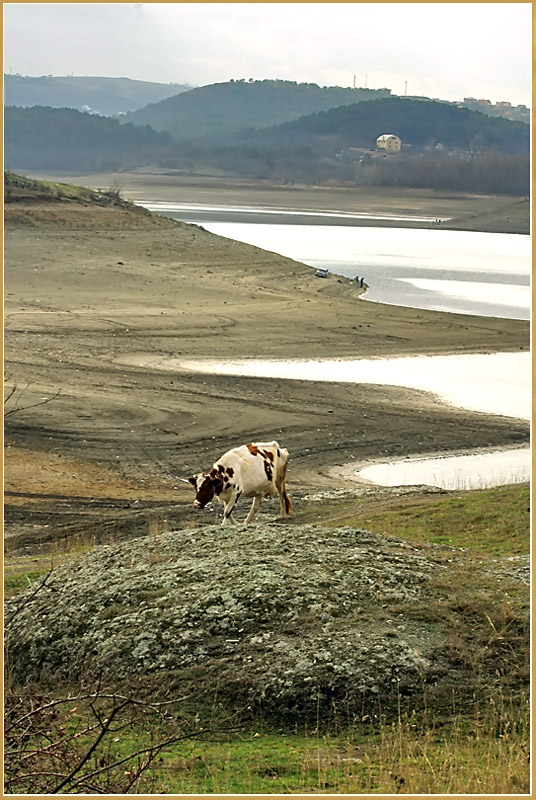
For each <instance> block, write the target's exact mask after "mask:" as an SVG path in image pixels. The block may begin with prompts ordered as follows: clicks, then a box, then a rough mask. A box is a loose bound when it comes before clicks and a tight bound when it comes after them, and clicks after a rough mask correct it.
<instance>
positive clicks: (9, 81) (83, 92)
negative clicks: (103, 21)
mask: <svg viewBox="0 0 536 800" xmlns="http://www.w3.org/2000/svg"><path fill="white" fill-rule="evenodd" d="M190 88H191V87H190V86H186V85H183V84H179V83H152V82H150V81H136V80H131V79H130V78H99V77H88V76H86V77H84V76H78V75H65V76H57V77H56V76H52V75H48V76H47V75H43V76H41V77H28V76H22V75H4V103H5V105H6V106H51V107H52V108H75V109H78V110H79V111H82V110H84V107H86V108H90V109H91V110H92V111H94V112H95V113H97V114H104V115H106V116H115V115H117V114H124V113H126V112H128V111H135V110H136V109H138V108H142V107H143V106H146V105H147V104H148V103H155V102H157V101H159V100H162V99H164V98H165V97H171V96H172V95H176V94H179V93H180V92H186V91H188V90H189V89H190Z"/></svg>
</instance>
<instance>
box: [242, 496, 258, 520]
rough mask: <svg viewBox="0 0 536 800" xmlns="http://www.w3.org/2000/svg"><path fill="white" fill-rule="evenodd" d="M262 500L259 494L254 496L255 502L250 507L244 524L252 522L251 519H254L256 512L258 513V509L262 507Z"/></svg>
mask: <svg viewBox="0 0 536 800" xmlns="http://www.w3.org/2000/svg"><path fill="white" fill-rule="evenodd" d="M261 502H262V497H260V496H259V495H256V496H255V497H254V498H253V502H252V504H251V508H250V509H249V514H248V515H247V517H246V519H245V521H244V525H248V524H249V523H250V522H251V520H252V519H253V517H254V516H255V514H256V513H257V511H258V510H259V508H260V507H261Z"/></svg>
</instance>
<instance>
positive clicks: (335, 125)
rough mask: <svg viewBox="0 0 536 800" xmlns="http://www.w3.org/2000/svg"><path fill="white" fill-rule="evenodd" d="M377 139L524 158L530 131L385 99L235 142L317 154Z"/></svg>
mask: <svg viewBox="0 0 536 800" xmlns="http://www.w3.org/2000/svg"><path fill="white" fill-rule="evenodd" d="M382 133H394V134H396V135H397V136H399V137H400V139H401V140H402V142H403V145H405V146H406V147H407V146H408V145H410V146H411V147H412V148H414V149H415V150H422V149H424V148H426V147H427V146H429V145H432V146H435V145H437V144H440V143H441V144H442V145H443V146H444V147H445V148H447V149H449V150H452V149H455V148H460V149H463V150H479V151H482V150H490V149H496V150H499V151H500V152H501V153H515V154H517V153H523V154H525V153H528V151H529V142H530V131H529V126H528V125H526V124H525V123H523V122H512V121H511V120H507V119H504V118H502V117H495V118H492V117H488V116H486V115H485V114H481V113H479V112H477V111H470V110H469V109H466V108H458V107H457V106H455V105H451V104H449V103H441V102H435V101H422V100H410V99H406V98H399V97H388V98H384V99H380V100H371V101H370V102H368V103H357V104H355V105H348V106H344V107H340V108H333V109H331V110H329V111H323V112H320V113H318V114H313V115H310V116H307V117H302V118H301V119H299V120H296V121H293V122H287V123H283V124H281V125H278V126H274V127H271V128H268V129H264V130H261V131H247V132H243V133H242V134H240V137H239V138H240V139H242V140H243V141H244V140H247V141H250V142H252V141H253V142H256V143H258V144H259V143H261V142H262V143H263V144H266V145H268V144H270V145H273V146H280V145H282V144H283V143H284V144H285V145H291V144H292V145H300V146H310V147H313V148H314V149H315V150H316V151H317V152H320V151H323V152H324V153H325V154H328V153H331V154H332V153H333V152H334V151H335V150H336V149H337V148H344V147H365V148H371V149H373V148H374V147H375V145H376V139H377V137H378V136H379V135H380V134H382Z"/></svg>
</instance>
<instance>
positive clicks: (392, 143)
mask: <svg viewBox="0 0 536 800" xmlns="http://www.w3.org/2000/svg"><path fill="white" fill-rule="evenodd" d="M376 147H377V148H378V149H379V150H385V151H386V152H387V153H399V152H400V151H401V149H402V142H401V141H400V139H399V137H398V136H395V135H394V133H382V135H381V136H378V138H377V139H376Z"/></svg>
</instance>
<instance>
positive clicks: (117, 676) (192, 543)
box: [6, 524, 528, 721]
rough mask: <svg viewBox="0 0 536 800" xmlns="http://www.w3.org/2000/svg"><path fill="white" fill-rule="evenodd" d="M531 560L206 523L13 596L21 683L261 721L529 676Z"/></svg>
mask: <svg viewBox="0 0 536 800" xmlns="http://www.w3.org/2000/svg"><path fill="white" fill-rule="evenodd" d="M527 571H528V559H527V558H525V557H523V556H519V557H516V558H513V559H512V558H510V559H485V560H476V559H472V558H470V557H469V556H467V555H466V554H464V552H463V551H461V550H457V549H455V548H450V547H441V546H437V545H421V546H417V545H414V544H411V543H409V542H405V541H402V540H400V539H397V538H392V537H385V536H380V535H376V534H373V533H370V532H367V531H363V530H356V529H355V528H351V527H342V528H337V529H327V528H323V527H320V526H315V525H298V526H285V525H277V524H266V525H264V524H263V525H257V526H254V527H252V528H248V529H246V530H242V529H234V530H233V529H231V528H229V529H221V528H220V527H215V526H210V527H207V528H203V529H194V530H185V531H178V532H172V533H166V534H160V535H158V536H152V537H144V538H140V539H137V540H135V541H132V542H130V543H128V544H120V545H117V546H110V547H102V548H100V549H99V551H97V552H94V553H89V554H87V555H85V556H82V557H81V558H79V559H77V560H76V561H74V562H71V563H70V564H68V565H66V566H63V567H59V568H57V569H55V570H53V571H52V573H50V575H49V576H48V577H47V578H46V579H45V580H44V581H41V582H40V583H39V582H36V583H34V584H33V585H32V586H31V587H29V588H28V589H27V590H26V591H25V592H22V593H20V594H18V595H16V596H15V597H14V598H13V599H12V600H10V601H8V603H7V609H6V623H7V625H6V644H7V652H8V664H9V669H10V671H11V675H12V678H13V680H14V681H15V682H17V681H27V680H35V681H40V682H42V683H46V682H48V681H57V680H58V679H59V680H64V681H78V680H80V679H82V678H84V677H87V676H94V675H97V674H98V675H102V676H103V677H104V678H105V679H106V680H110V679H113V680H115V681H116V682H119V683H121V682H124V683H128V682H129V681H130V680H131V679H132V678H133V676H145V677H147V678H149V679H150V682H151V684H152V686H153V690H154V691H156V692H157V693H158V692H159V691H160V690H162V691H164V690H167V689H168V687H169V685H170V682H173V683H174V684H175V685H176V686H180V687H181V689H180V691H184V690H185V688H187V689H188V690H190V691H195V692H196V694H197V696H198V697H199V698H203V697H205V698H209V697H213V695H214V692H215V687H217V694H218V695H219V697H220V699H222V700H223V701H224V702H225V704H226V706H227V707H233V708H235V709H237V708H239V707H241V708H246V707H249V708H250V710H254V711H256V712H257V713H260V714H261V715H263V716H264V717H266V718H273V719H284V720H286V721H291V720H292V719H300V720H303V719H306V718H310V719H314V718H318V716H319V715H320V717H327V716H329V714H330V713H331V711H332V709H333V707H334V706H337V708H338V709H339V710H341V711H342V710H344V713H345V714H347V715H348V718H349V719H350V720H352V719H355V718H357V717H359V718H361V717H362V716H363V714H366V713H374V712H375V711H376V710H377V709H378V707H379V706H381V708H382V709H383V710H384V711H385V710H386V709H393V710H394V709H396V708H397V706H399V704H400V702H401V698H402V701H403V699H404V698H408V702H409V703H410V704H412V705H414V704H419V703H420V702H421V700H422V697H423V687H426V696H427V702H432V703H436V704H438V705H442V704H443V703H445V704H448V703H449V702H450V700H451V697H452V693H453V692H455V693H456V694H457V695H458V696H460V695H463V694H471V692H473V691H475V690H476V689H477V688H479V687H481V686H483V685H486V686H487V687H488V689H490V688H491V687H492V686H493V685H499V684H501V685H504V682H505V681H506V682H507V683H508V684H509V685H510V687H511V688H512V689H514V690H515V689H516V687H517V688H520V687H521V686H522V685H523V684H524V681H525V680H526V677H527V675H526V667H525V664H526V662H527V648H528V634H527V626H528V619H527V604H528V585H527Z"/></svg>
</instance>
